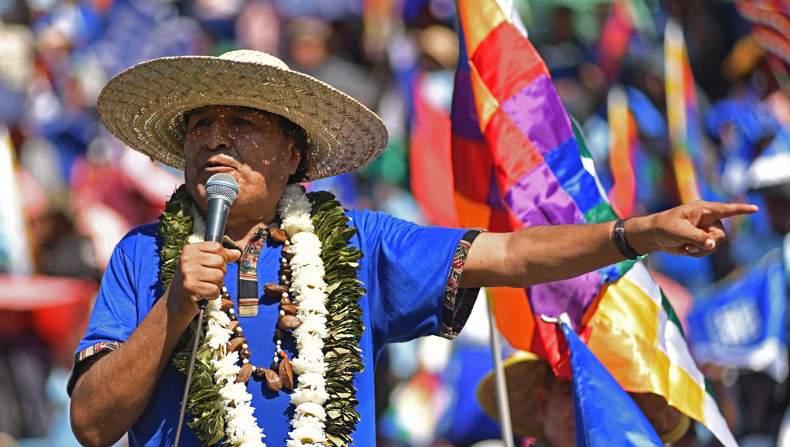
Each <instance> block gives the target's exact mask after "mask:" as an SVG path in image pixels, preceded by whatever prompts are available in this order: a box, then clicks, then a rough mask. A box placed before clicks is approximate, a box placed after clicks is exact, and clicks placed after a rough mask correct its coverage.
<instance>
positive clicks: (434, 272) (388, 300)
mask: <svg viewBox="0 0 790 447" xmlns="http://www.w3.org/2000/svg"><path fill="white" fill-rule="evenodd" d="M349 217H351V218H352V221H351V222H349V224H351V225H355V226H356V227H357V228H358V229H359V238H360V241H361V244H362V248H363V253H364V255H365V256H364V258H362V260H361V261H360V262H361V265H362V267H363V271H364V275H361V278H360V279H362V280H363V282H364V283H365V288H366V289H367V291H368V296H367V299H368V304H369V309H370V315H369V317H370V326H371V330H372V332H373V337H374V339H375V340H376V342H377V344H379V345H380V344H383V343H390V342H403V341H408V340H411V339H414V338H417V337H420V336H424V335H438V334H439V332H440V327H441V322H442V314H443V312H444V306H443V299H444V294H445V290H446V288H447V286H448V279H449V276H450V271H451V267H452V262H453V258H454V255H455V251H456V248H457V247H458V244H459V241H460V240H461V238H462V237H463V235H464V234H465V232H466V230H463V229H454V228H440V227H425V226H420V225H417V224H414V223H412V222H408V221H405V220H401V219H397V218H394V217H392V216H389V215H387V214H384V213H379V212H371V211H352V212H349Z"/></svg>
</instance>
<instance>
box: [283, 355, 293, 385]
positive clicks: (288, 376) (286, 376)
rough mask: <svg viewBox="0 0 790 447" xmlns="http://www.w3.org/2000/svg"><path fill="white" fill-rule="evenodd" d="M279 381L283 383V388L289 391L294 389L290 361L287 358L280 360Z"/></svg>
mask: <svg viewBox="0 0 790 447" xmlns="http://www.w3.org/2000/svg"><path fill="white" fill-rule="evenodd" d="M280 380H282V381H283V387H284V388H288V389H289V390H292V389H294V373H293V370H292V369H291V361H290V360H288V357H285V358H284V359H282V360H280Z"/></svg>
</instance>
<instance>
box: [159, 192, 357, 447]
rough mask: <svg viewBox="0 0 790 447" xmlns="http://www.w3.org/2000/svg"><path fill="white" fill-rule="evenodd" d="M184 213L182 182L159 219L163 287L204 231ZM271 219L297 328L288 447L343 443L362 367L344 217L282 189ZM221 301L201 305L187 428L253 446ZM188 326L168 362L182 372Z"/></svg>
mask: <svg viewBox="0 0 790 447" xmlns="http://www.w3.org/2000/svg"><path fill="white" fill-rule="evenodd" d="M191 207H192V205H191V201H190V199H189V196H188V194H187V193H186V188H185V186H183V185H182V186H181V187H179V189H178V190H177V191H176V192H175V193H174V194H173V196H172V197H171V200H170V201H169V202H168V203H167V205H166V207H165V211H164V212H163V213H162V216H160V226H159V229H160V234H161V235H162V252H161V254H162V257H161V259H162V264H161V268H160V274H161V278H162V281H163V284H164V287H165V288H166V287H167V285H168V284H169V282H170V280H172V277H173V274H174V272H175V268H176V267H177V265H178V258H179V256H180V253H181V249H182V248H183V246H184V245H185V244H186V243H191V242H196V241H198V240H202V237H201V234H202V232H201V230H200V228H199V227H200V226H201V225H205V224H204V223H203V222H202V219H201V218H200V217H199V215H198V214H197V213H193V212H191ZM280 214H281V218H282V227H283V229H284V230H285V231H286V233H287V234H288V236H289V238H290V239H291V244H292V245H293V251H294V257H293V259H292V260H291V267H292V269H293V278H292V286H291V293H292V294H293V296H294V300H295V302H296V303H297V304H298V305H299V310H298V312H299V313H298V314H297V315H298V317H299V318H300V320H301V321H302V325H301V326H299V328H297V329H295V330H294V334H293V335H294V337H295V338H296V344H297V349H298V357H297V358H295V359H294V361H293V369H294V371H295V372H296V373H297V374H298V377H297V379H298V381H297V386H296V387H295V389H294V392H293V394H292V396H291V403H292V404H293V405H294V406H295V412H294V417H293V419H292V421H291V426H292V428H293V430H292V431H291V432H290V433H289V435H290V436H291V439H290V440H288V442H287V445H288V446H289V447H297V446H302V445H320V444H323V445H327V446H342V445H347V444H350V443H351V442H352V438H351V433H352V432H353V431H354V429H355V427H356V423H357V422H358V421H359V413H358V412H357V411H356V409H355V407H356V405H357V404H358V403H359V402H358V401H357V400H356V389H355V388H354V387H353V379H354V375H355V373H357V372H359V371H362V369H363V366H362V356H361V350H360V348H359V337H360V335H361V334H362V331H363V329H364V328H363V324H362V319H361V315H362V310H361V308H360V307H359V304H358V301H359V299H360V298H361V297H362V295H364V293H365V289H364V288H363V287H362V285H361V283H360V282H359V280H358V277H357V273H356V271H357V270H358V269H359V264H358V262H357V261H358V260H359V259H360V258H361V257H362V252H361V251H360V250H358V249H357V248H356V247H349V246H348V243H349V241H350V239H351V237H352V236H353V235H354V234H355V232H356V230H355V229H354V228H352V227H349V226H348V225H347V222H348V217H346V216H345V213H344V212H343V210H342V208H341V207H340V204H339V203H338V202H337V201H335V200H334V196H332V195H331V194H330V193H327V192H315V193H310V194H307V195H305V194H304V193H303V190H302V189H301V187H300V186H298V185H290V186H288V188H287V189H286V192H285V194H284V195H283V198H282V199H281V202H280ZM193 215H194V216H196V217H193ZM193 227H194V228H193ZM220 301H221V300H220V299H219V298H218V299H216V300H212V301H209V305H208V307H207V314H206V315H207V319H206V323H205V324H204V327H203V328H202V330H203V331H204V336H203V337H202V338H201V340H202V342H201V346H200V347H199V349H198V355H197V358H196V362H195V367H194V372H193V382H192V385H191V388H190V393H189V397H188V401H187V409H188V411H189V413H190V414H191V415H192V416H193V420H192V421H191V422H190V423H189V426H190V427H191V428H192V429H193V431H194V432H195V434H196V435H197V437H198V439H199V440H200V442H201V444H203V445H213V444H216V443H220V442H221V443H222V445H232V446H261V445H263V443H262V442H261V437H262V436H263V432H262V430H261V429H260V428H259V427H258V425H257V423H256V420H255V418H254V417H253V415H252V414H253V411H254V408H253V407H252V406H251V405H249V401H250V399H251V396H250V395H249V394H248V393H247V391H246V384H245V383H235V379H236V375H237V374H238V372H239V369H240V367H239V366H238V362H239V356H238V353H236V352H231V353H229V354H228V353H227V352H226V348H225V346H226V344H227V341H228V340H229V338H230V334H231V333H230V331H229V330H228V329H225V327H226V326H227V325H228V323H229V320H228V316H227V315H226V314H225V313H224V312H223V311H221V310H220V308H219V306H220ZM327 315H331V318H327ZM196 329H197V324H196V322H195V321H193V322H192V324H191V325H190V327H189V328H188V330H187V331H186V332H185V333H184V335H183V336H182V339H181V342H180V344H179V347H178V348H177V354H176V355H175V357H174V360H173V362H174V364H175V365H176V367H177V368H178V369H179V370H180V371H181V372H185V371H186V368H187V366H188V361H189V357H190V354H191V340H193V339H194V335H195V332H194V331H195V330H196Z"/></svg>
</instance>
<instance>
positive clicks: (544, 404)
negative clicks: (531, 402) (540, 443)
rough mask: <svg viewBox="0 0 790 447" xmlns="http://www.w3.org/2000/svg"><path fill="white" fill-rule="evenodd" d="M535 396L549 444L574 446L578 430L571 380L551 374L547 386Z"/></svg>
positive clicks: (538, 390)
mask: <svg viewBox="0 0 790 447" xmlns="http://www.w3.org/2000/svg"><path fill="white" fill-rule="evenodd" d="M535 397H536V399H537V404H538V405H537V409H538V417H539V418H540V419H541V421H542V422H543V434H544V435H545V437H546V441H547V442H548V444H549V445H550V446H552V447H574V446H575V445H576V431H575V429H574V426H575V424H574V420H573V388H572V386H571V382H568V381H566V380H562V379H558V378H556V377H553V376H551V377H549V378H547V380H546V385H545V387H539V388H538V389H537V390H536V395H535Z"/></svg>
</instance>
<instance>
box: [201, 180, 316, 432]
mask: <svg viewBox="0 0 790 447" xmlns="http://www.w3.org/2000/svg"><path fill="white" fill-rule="evenodd" d="M311 209H312V205H311V203H310V201H309V200H308V199H307V198H306V197H305V195H304V193H303V192H302V189H301V187H300V186H298V185H288V186H287V187H286V189H285V192H284V194H283V196H282V198H281V199H280V204H279V213H280V217H281V219H282V229H283V230H285V232H286V233H287V234H288V237H289V239H290V243H291V244H292V245H293V253H294V256H293V259H291V269H292V272H293V274H292V279H291V288H290V291H291V293H292V294H293V297H294V302H295V303H296V304H297V305H298V306H299V307H298V311H297V316H298V317H299V319H300V320H301V321H302V324H301V325H300V326H299V327H298V328H296V329H294V331H293V335H294V337H295V338H296V347H297V351H298V354H297V357H296V358H294V360H293V362H292V367H293V370H294V371H295V372H296V373H297V375H298V376H297V386H296V388H295V389H294V391H293V394H292V395H291V403H292V404H293V405H294V406H295V407H296V409H295V412H294V417H293V419H292V420H291V427H292V428H293V431H291V432H289V433H288V434H289V435H290V436H291V439H289V440H288V441H287V443H286V446H287V447H300V446H319V445H321V444H322V443H323V442H324V441H326V432H325V425H324V423H325V421H326V411H325V410H324V403H326V401H327V400H328V399H329V394H328V393H327V391H326V370H327V364H326V362H325V361H324V353H323V348H324V338H325V337H326V336H327V327H326V315H327V309H326V299H327V285H326V283H325V282H324V264H323V261H322V260H321V241H320V240H319V239H318V237H317V236H316V235H315V233H314V228H313V223H312V219H311V217H310V211H311ZM192 215H193V217H194V224H193V230H192V234H191V235H190V236H189V240H188V242H189V243H193V242H198V241H202V240H203V237H202V236H201V235H202V234H204V232H205V222H204V221H203V219H202V218H201V217H200V214H199V213H197V212H196V210H195V209H194V208H193V210H192ZM220 303H221V298H219V297H218V298H217V299H215V300H211V301H209V303H208V306H207V307H206V312H207V325H208V329H207V331H206V340H205V343H206V344H207V345H208V346H209V347H210V348H211V349H212V352H213V357H212V361H211V369H212V371H211V372H212V373H213V377H214V383H216V384H217V385H218V386H220V387H221V388H220V395H221V396H222V397H223V400H224V402H223V403H224V404H225V407H226V408H227V409H228V411H227V412H226V414H225V421H224V422H225V433H226V436H227V438H228V442H229V443H230V444H231V445H233V446H240V447H254V446H265V444H264V443H263V442H262V441H261V438H262V437H263V436H264V434H263V430H262V429H261V428H260V427H258V424H257V421H256V419H255V417H254V416H253V411H254V408H253V407H252V406H251V405H250V400H251V399H252V396H251V395H250V394H249V393H247V388H246V383H235V381H236V375H237V374H238V372H239V369H240V367H239V366H238V365H237V363H238V361H239V355H238V353H237V352H231V353H230V354H228V353H227V352H226V348H225V346H226V344H227V343H228V341H229V340H230V336H231V331H230V330H228V329H225V326H227V325H228V324H229V323H230V319H229V317H228V316H227V315H226V314H225V312H222V311H221V310H220Z"/></svg>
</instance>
